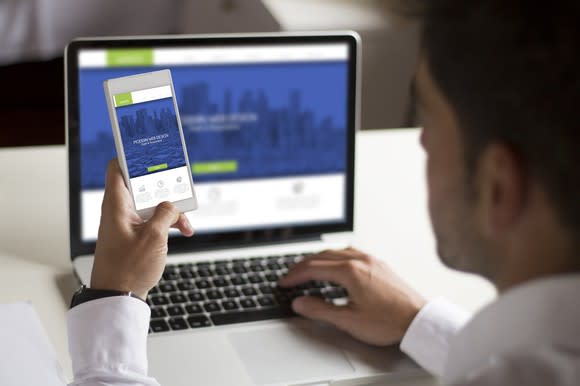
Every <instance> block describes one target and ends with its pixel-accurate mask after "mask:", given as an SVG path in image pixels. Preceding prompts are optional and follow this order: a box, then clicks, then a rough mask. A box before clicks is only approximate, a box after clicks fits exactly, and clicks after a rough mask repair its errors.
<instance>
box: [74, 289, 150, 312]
mask: <svg viewBox="0 0 580 386" xmlns="http://www.w3.org/2000/svg"><path fill="white" fill-rule="evenodd" d="M111 296H131V297H133V298H135V299H139V300H141V301H142V302H145V300H143V299H141V298H140V297H139V296H137V295H135V294H134V293H133V292H123V291H115V290H105V289H93V288H88V287H87V286H86V285H82V286H81V288H79V289H78V290H77V292H75V293H74V295H73V297H72V300H71V302H70V308H73V307H76V306H78V305H79V304H82V303H86V302H88V301H91V300H96V299H101V298H108V297H111ZM145 303H146V302H145Z"/></svg>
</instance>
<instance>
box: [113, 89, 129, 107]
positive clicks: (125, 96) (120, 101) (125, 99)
mask: <svg viewBox="0 0 580 386" xmlns="http://www.w3.org/2000/svg"><path fill="white" fill-rule="evenodd" d="M132 104H133V97H132V96H131V93H130V92H125V93H122V94H117V95H115V106H116V107H121V106H127V105H132Z"/></svg>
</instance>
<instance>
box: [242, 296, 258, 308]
mask: <svg viewBox="0 0 580 386" xmlns="http://www.w3.org/2000/svg"><path fill="white" fill-rule="evenodd" d="M240 306H242V307H243V308H254V307H256V302H255V301H253V300H252V299H250V298H243V299H240Z"/></svg>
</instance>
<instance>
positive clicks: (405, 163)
mask: <svg viewBox="0 0 580 386" xmlns="http://www.w3.org/2000/svg"><path fill="white" fill-rule="evenodd" d="M356 151H357V161H356V193H355V198H356V199H355V233H356V238H355V240H356V242H355V246H356V247H359V248H362V249H364V250H366V251H368V252H370V253H372V254H374V255H375V256H377V257H381V258H384V259H385V260H387V261H388V262H389V263H390V264H391V265H392V267H393V268H394V269H395V270H396V271H397V272H398V273H399V274H400V275H402V276H403V277H404V278H405V279H406V280H408V281H409V282H410V283H411V284H412V285H413V286H415V287H416V288H417V289H418V290H419V291H420V292H422V293H423V294H424V295H425V296H427V297H435V296H445V297H447V298H449V299H451V300H452V301H455V302H456V303H458V304H459V305H462V306H464V307H465V308H467V309H469V310H476V309H478V308H479V307H481V306H482V305H483V304H485V303H486V302H488V301H489V300H491V299H493V297H494V296H495V291H494V290H493V288H492V287H491V286H490V285H489V284H487V283H486V282H484V281H483V280H481V279H479V278H477V277H475V276H472V275H465V274H459V273H455V272H452V271H450V270H448V269H446V268H445V267H443V266H442V264H441V263H440V262H439V261H438V259H437V257H436V254H435V247H434V240H433V236H432V233H431V228H430V224H429V219H428V215H427V208H426V202H427V201H426V192H425V182H424V171H423V169H424V158H425V157H424V154H423V151H422V150H421V148H420V146H419V143H418V132H417V130H412V129H410V130H395V131H371V132H360V133H358V134H357V150H356ZM66 159H67V157H66V150H65V147H64V146H51V147H36V148H19V149H2V150H0V165H1V166H0V216H1V217H0V303H7V302H14V301H30V302H31V303H32V304H33V305H34V307H35V309H36V311H37V312H38V314H39V316H40V319H41V320H42V322H43V325H44V327H45V329H46V332H47V333H48V335H49V336H50V339H51V341H52V343H53V344H54V346H55V348H56V351H57V355H58V357H59V359H60V361H61V363H62V364H63V366H64V368H65V371H66V373H67V374H68V376H70V374H71V370H70V360H69V358H68V350H67V340H66V311H67V308H68V302H69V299H70V295H71V294H72V290H73V284H72V274H71V265H70V260H69V253H68V217H67V213H68V210H67V196H68V191H67V164H66V162H67V161H66ZM425 382H426V384H432V381H431V380H429V379H426V380H425ZM402 384H407V383H402ZM413 384H417V383H416V381H415V382H414V383H413Z"/></svg>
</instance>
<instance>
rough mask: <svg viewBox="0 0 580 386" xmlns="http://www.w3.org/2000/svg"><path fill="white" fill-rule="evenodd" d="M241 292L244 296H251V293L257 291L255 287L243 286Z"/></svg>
mask: <svg viewBox="0 0 580 386" xmlns="http://www.w3.org/2000/svg"><path fill="white" fill-rule="evenodd" d="M242 293H243V294H244V295H246V296H253V295H257V294H258V293H257V292H256V289H255V288H253V287H244V288H242Z"/></svg>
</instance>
